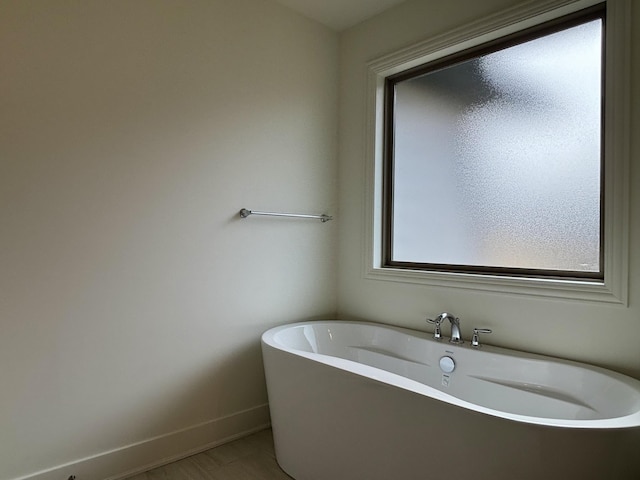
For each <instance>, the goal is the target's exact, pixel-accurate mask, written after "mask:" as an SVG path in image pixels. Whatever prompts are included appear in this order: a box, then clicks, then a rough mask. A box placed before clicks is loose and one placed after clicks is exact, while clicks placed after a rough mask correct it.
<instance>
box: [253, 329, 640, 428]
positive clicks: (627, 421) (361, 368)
mask: <svg viewBox="0 0 640 480" xmlns="http://www.w3.org/2000/svg"><path fill="white" fill-rule="evenodd" d="M323 324H326V325H336V324H342V325H355V326H359V327H361V326H370V327H374V328H381V329H387V330H392V331H396V332H399V333H402V334H409V335H412V336H415V337H417V338H420V339H424V340H426V341H430V342H436V341H435V340H433V338H432V337H431V336H430V334H429V333H428V332H422V331H420V330H413V329H410V328H405V327H398V326H394V325H388V324H384V323H377V322H371V321H358V320H327V319H324V320H322V319H321V320H308V321H301V322H294V323H288V324H283V325H279V326H276V327H272V328H270V329H269V330H267V331H265V332H264V333H263V334H262V337H261V343H262V345H263V348H264V347H265V346H267V347H270V348H273V349H276V350H280V351H283V352H287V353H289V354H291V355H294V356H298V357H302V358H306V359H308V360H311V361H314V362H319V363H322V364H325V365H328V366H331V367H334V368H337V369H340V370H343V371H346V372H349V373H352V374H354V375H359V376H362V377H365V378H368V379H370V380H372V381H377V382H380V383H384V384H387V385H390V386H393V387H397V388H401V389H404V390H407V391H410V392H413V393H416V394H419V395H424V396H428V397H431V398H433V399H435V400H440V401H443V402H445V403H448V404H451V405H454V406H457V407H460V408H464V409H466V410H471V411H475V412H478V413H480V414H484V415H490V416H493V417H497V418H501V419H504V420H510V421H513V422H520V423H527V424H532V425H539V426H543V427H554V428H569V429H585V430H589V429H594V430H617V429H630V428H640V405H639V407H638V410H636V411H635V412H633V413H631V414H628V415H622V416H618V417H610V418H603V419H585V420H572V419H563V418H547V417H534V416H528V415H520V414H515V413H509V412H504V411H501V410H495V409H492V408H488V407H484V406H481V405H477V404H475V403H471V402H468V401H466V400H463V399H460V398H458V397H455V396H453V395H450V394H448V393H445V392H442V391H440V390H438V389H436V388H433V387H431V386H429V385H426V384H423V383H420V382H417V381H415V380H411V379H409V378H407V377H403V376H401V375H398V374H395V373H391V372H388V371H386V370H382V369H379V368H376V367H371V366H368V365H365V364H362V363H358V362H354V361H352V360H347V359H343V358H339V357H333V356H330V355H325V354H319V353H313V352H306V351H304V350H299V349H296V348H292V347H289V346H287V345H284V344H283V343H281V342H278V341H277V340H276V335H277V334H278V333H279V332H281V331H283V330H286V329H289V328H295V327H303V326H309V325H312V326H321V325H323ZM486 348H487V350H488V351H491V352H494V353H498V354H504V355H507V354H516V355H518V356H521V357H524V358H531V359H539V360H545V361H552V362H554V363H560V364H563V365H567V366H572V367H578V368H583V369H586V370H590V371H593V372H595V373H599V374H603V375H606V376H608V377H611V378H612V379H614V380H616V381H620V382H622V383H624V384H626V385H627V386H629V387H631V388H632V389H634V390H635V391H636V392H637V393H638V395H639V396H640V381H639V380H637V379H635V378H633V377H630V376H628V375H624V374H622V373H619V372H616V371H613V370H609V369H606V368H603V367H598V366H595V365H591V364H588V363H583V362H577V361H573V360H567V359H563V358H559V357H553V356H549V355H541V354H537V353H531V352H524V351H520V350H513V349H508V348H503V347H495V346H492V345H486Z"/></svg>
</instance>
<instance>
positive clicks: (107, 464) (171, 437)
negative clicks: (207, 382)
mask: <svg viewBox="0 0 640 480" xmlns="http://www.w3.org/2000/svg"><path fill="white" fill-rule="evenodd" d="M269 425H270V423H269V405H268V404H264V405H259V406H257V407H253V408H250V409H247V410H243V411H241V412H237V413H234V414H232V415H228V416H226V417H222V418H217V419H215V420H209V421H207V422H203V423H200V424H198V425H193V426H191V427H187V428H184V429H181V430H177V431H175V432H171V433H167V434H164V435H159V436H157V437H154V438H149V439H147V440H143V441H141V442H137V443H133V444H131V445H126V446H123V447H120V448H116V449H113V450H109V451H107V452H102V453H99V454H97V455H93V456H91V457H86V458H82V459H79V460H76V461H73V462H69V463H66V464H64V465H58V466H56V467H53V468H49V469H46V470H42V471H39V472H35V473H33V474H29V475H26V476H23V477H19V478H15V479H13V480H65V479H67V478H69V477H70V476H71V475H75V476H76V478H77V479H78V480H120V479H124V478H126V477H129V476H132V475H136V474H138V473H142V472H144V471H147V470H150V469H152V468H155V467H159V466H161V465H165V464H167V463H170V462H173V461H176V460H179V459H181V458H185V457H188V456H190V455H194V454H196V453H199V452H202V451H204V450H208V449H210V448H213V447H215V446H217V445H222V444H223V443H226V442H229V441H232V440H235V439H236V438H240V437H243V436H245V435H249V434H251V433H253V432H257V431H259V430H262V429H265V428H267V427H268V426H269Z"/></svg>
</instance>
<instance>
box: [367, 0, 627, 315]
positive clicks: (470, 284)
mask: <svg viewBox="0 0 640 480" xmlns="http://www.w3.org/2000/svg"><path fill="white" fill-rule="evenodd" d="M601 3H606V18H607V26H606V28H605V30H604V34H605V52H604V57H605V67H604V68H605V72H604V77H605V82H604V83H605V85H604V89H605V96H606V98H607V102H606V105H605V110H604V124H605V132H604V136H603V141H604V167H603V177H604V180H603V182H604V211H603V212H602V214H603V215H604V225H603V232H602V233H603V238H604V245H603V248H602V255H603V259H604V279H603V280H602V281H593V280H581V279H578V278H566V279H563V278H542V277H540V278H535V277H521V276H513V275H510V274H505V275H500V274H494V275H483V274H480V273H475V272H467V273H462V272H449V271H425V270H414V269H410V268H394V267H385V266H383V265H382V261H383V250H382V248H383V241H382V235H383V228H382V227H383V224H384V222H385V221H386V220H385V218H384V216H383V208H382V207H383V195H382V192H383V187H384V185H383V182H384V179H385V175H384V171H383V169H384V151H383V149H384V140H383V139H384V128H385V127H384V99H385V95H384V90H385V83H386V79H387V77H390V76H394V75H397V74H398V73H400V72H403V71H406V70H408V69H411V68H415V67H417V66H419V65H422V64H424V63H427V62H431V61H434V60H437V59H440V58H443V57H446V56H450V55H453V54H456V53H458V52H461V51H464V50H468V49H470V48H474V47H478V46H480V45H483V44H486V43H488V42H491V41H493V40H496V39H499V38H502V37H506V36H509V35H511V34H513V33H516V32H521V31H523V30H527V29H529V28H532V27H535V26H538V25H540V24H543V23H547V22H549V21H553V20H556V19H558V18H560V17H564V16H566V15H570V14H574V13H576V12H578V11H581V10H584V9H587V8H589V7H593V6H595V5H598V4H601ZM630 5H631V1H630V0H608V1H606V2H603V1H602V0H548V1H545V2H538V3H537V4H536V5H531V3H527V4H522V5H519V6H515V7H513V8H511V9H508V10H505V11H504V12H502V13H499V14H497V15H493V16H490V17H487V18H485V19H482V20H479V21H477V22H473V23H471V24H467V25H465V26H463V27H461V28H457V29H455V30H453V31H451V32H449V33H446V34H444V35H439V36H436V37H433V38H430V39H427V40H426V41H424V42H421V43H419V44H417V45H414V46H412V47H409V48H406V49H403V50H400V51H398V52H395V53H392V54H390V55H386V56H384V57H382V58H379V59H377V60H374V61H373V62H371V63H369V65H368V69H369V78H368V80H369V83H368V115H367V119H368V126H367V154H366V169H367V171H366V179H367V186H366V187H367V188H366V199H365V210H366V218H365V242H364V243H365V244H364V249H363V252H364V259H363V265H364V277H365V278H367V279H374V280H386V281H394V282H405V283H419V284H427V285H433V286H441V287H453V288H464V289H472V290H481V291H490V292H500V293H510V294H523V295H529V296H542V297H553V298H562V299H571V300H586V301H596V302H604V303H614V304H622V305H627V301H628V300H627V298H628V286H627V282H628V218H629V182H628V178H629V177H628V170H629V140H630V108H629V104H630V101H629V99H630V71H629V68H630V66H629V65H630V62H629V55H630V47H629V45H630V32H631V29H630V21H629V18H630V14H629V12H630Z"/></svg>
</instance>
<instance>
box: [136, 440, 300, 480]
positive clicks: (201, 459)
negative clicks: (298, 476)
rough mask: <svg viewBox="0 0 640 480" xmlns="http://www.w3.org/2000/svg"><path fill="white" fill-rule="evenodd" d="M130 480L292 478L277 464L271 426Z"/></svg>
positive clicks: (254, 479) (283, 479)
mask: <svg viewBox="0 0 640 480" xmlns="http://www.w3.org/2000/svg"><path fill="white" fill-rule="evenodd" d="M127 480H291V477H290V476H289V475H287V474H286V473H284V472H283V471H282V470H281V469H280V467H278V464H277V463H276V459H275V455H274V451H273V437H272V435H271V429H268V430H263V431H261V432H258V433H255V434H253V435H250V436H248V437H245V438H241V439H240V440H235V441H233V442H231V443H226V444H224V445H221V446H219V447H216V448H212V449H211V450H207V451H206V452H203V453H199V454H198V455H194V456H192V457H187V458H185V459H183V460H179V461H177V462H174V463H170V464H169V465H165V466H163V467H159V468H155V469H153V470H150V471H148V472H146V473H141V474H139V475H136V476H134V477H129V478H128V479H127Z"/></svg>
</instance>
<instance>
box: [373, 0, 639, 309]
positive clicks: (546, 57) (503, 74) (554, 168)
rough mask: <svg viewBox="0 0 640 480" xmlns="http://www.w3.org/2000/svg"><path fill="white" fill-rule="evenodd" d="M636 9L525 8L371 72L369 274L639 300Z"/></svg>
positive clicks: (594, 5)
mask: <svg viewBox="0 0 640 480" xmlns="http://www.w3.org/2000/svg"><path fill="white" fill-rule="evenodd" d="M629 8H630V2H629V1H628V0H622V1H615V2H611V1H609V2H602V1H600V2H598V1H596V0H577V1H574V2H569V4H567V2H565V1H562V0H558V1H557V2H555V3H554V2H549V4H547V5H545V6H542V5H537V6H536V5H524V6H520V7H516V8H514V9H511V10H509V11H507V12H504V13H503V14H500V15H497V16H494V17H490V18H487V19H484V20H481V21H479V22H476V23H474V24H471V25H467V26H465V27H463V28H460V29H459V30H456V31H453V32H450V33H447V34H445V35H442V36H440V37H435V38H432V39H429V40H427V41H425V42H423V43H421V44H419V45H416V46H414V47H411V48H409V49H406V50H403V51H400V52H397V53H396V54H393V55H389V56H386V57H384V58H382V59H379V60H376V61H374V62H372V63H371V64H370V65H369V67H370V90H369V91H370V98H371V104H370V106H371V108H370V115H371V118H372V119H373V122H371V124H370V129H369V152H368V167H369V174H368V187H369V188H368V193H367V211H368V216H367V220H368V222H367V225H366V229H367V239H366V243H365V247H366V248H365V255H366V257H365V267H366V271H365V275H366V276H367V277H368V278H372V279H383V280H393V281H404V282H413V283H427V284H433V285H441V286H451V287H462V288H471V289H480V290H489V291H498V292H508V293H521V294H527V295H542V296H551V297H560V298H569V299H582V300H584V299H586V300H595V301H604V302H612V303H625V302H626V288H627V287H626V285H627V283H626V282H627V279H626V276H627V247H628V245H627V236H628V232H627V230H626V229H627V226H626V225H627V221H626V216H627V215H628V183H627V178H628V175H627V173H626V172H627V170H628V142H629V119H628V103H629V98H628V91H629V72H628V68H629V67H628V55H629V47H628V44H629V36H630V34H629V28H628V23H627V22H625V18H626V17H627V16H628V10H629ZM605 17H606V23H607V25H606V28H605Z"/></svg>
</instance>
